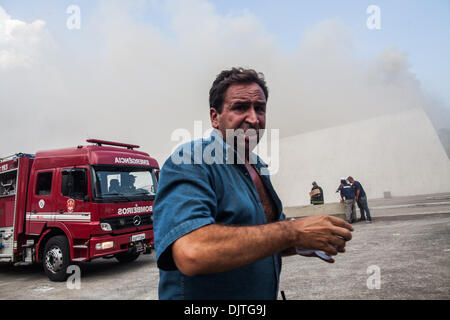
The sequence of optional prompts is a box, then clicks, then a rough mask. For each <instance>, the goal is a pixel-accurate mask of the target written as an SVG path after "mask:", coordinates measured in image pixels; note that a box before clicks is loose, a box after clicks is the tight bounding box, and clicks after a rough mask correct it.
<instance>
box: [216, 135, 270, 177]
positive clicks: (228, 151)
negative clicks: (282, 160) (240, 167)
mask: <svg viewBox="0 0 450 320" xmlns="http://www.w3.org/2000/svg"><path fill="white" fill-rule="evenodd" d="M211 141H212V142H213V143H219V144H220V146H221V147H222V150H223V161H224V163H227V162H226V161H227V158H228V157H234V160H237V159H239V161H235V162H233V163H235V164H245V161H244V160H243V159H242V158H241V157H240V156H239V154H238V153H237V152H236V150H235V149H234V148H232V147H231V146H230V145H229V144H228V143H227V142H226V141H225V140H224V139H223V138H222V134H221V133H220V131H219V130H217V129H213V131H212V132H211ZM249 162H250V164H253V165H255V167H256V168H257V169H258V171H259V170H260V169H261V168H267V164H265V163H264V162H263V161H262V160H261V159H260V158H259V156H258V155H257V154H256V153H254V152H250V154H249Z"/></svg>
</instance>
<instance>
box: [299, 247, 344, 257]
mask: <svg viewBox="0 0 450 320" xmlns="http://www.w3.org/2000/svg"><path fill="white" fill-rule="evenodd" d="M333 246H334V247H335V248H337V246H335V245H333ZM295 252H297V254H299V255H301V256H306V257H311V256H316V257H318V258H320V259H322V260H325V261H330V260H332V258H331V256H329V255H328V254H326V253H325V252H323V251H319V250H307V249H303V248H301V247H295Z"/></svg>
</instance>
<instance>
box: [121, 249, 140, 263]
mask: <svg viewBox="0 0 450 320" xmlns="http://www.w3.org/2000/svg"><path fill="white" fill-rule="evenodd" d="M139 255H140V253H139V252H136V251H131V252H121V253H118V254H116V259H117V260H119V262H122V263H124V262H132V261H134V260H136V259H137V258H138V257H139Z"/></svg>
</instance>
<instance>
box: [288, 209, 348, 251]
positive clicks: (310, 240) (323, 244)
mask: <svg viewBox="0 0 450 320" xmlns="http://www.w3.org/2000/svg"><path fill="white" fill-rule="evenodd" d="M292 223H294V224H295V225H294V228H295V230H296V233H297V239H296V244H295V246H297V247H301V248H304V249H311V250H320V251H324V252H325V253H327V254H328V255H333V256H335V255H337V254H338V252H345V244H346V241H350V240H351V239H352V234H351V232H350V231H353V227H352V226H351V225H350V224H349V223H347V222H345V221H344V220H342V219H339V218H336V217H331V216H325V215H320V216H312V217H307V218H301V219H297V220H295V221H292ZM333 245H334V246H336V248H335V247H334V246H333Z"/></svg>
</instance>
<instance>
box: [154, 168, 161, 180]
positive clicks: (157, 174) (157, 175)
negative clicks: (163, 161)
mask: <svg viewBox="0 0 450 320" xmlns="http://www.w3.org/2000/svg"><path fill="white" fill-rule="evenodd" d="M160 171H161V170H160V169H155V176H156V180H157V181H159V172H160Z"/></svg>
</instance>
